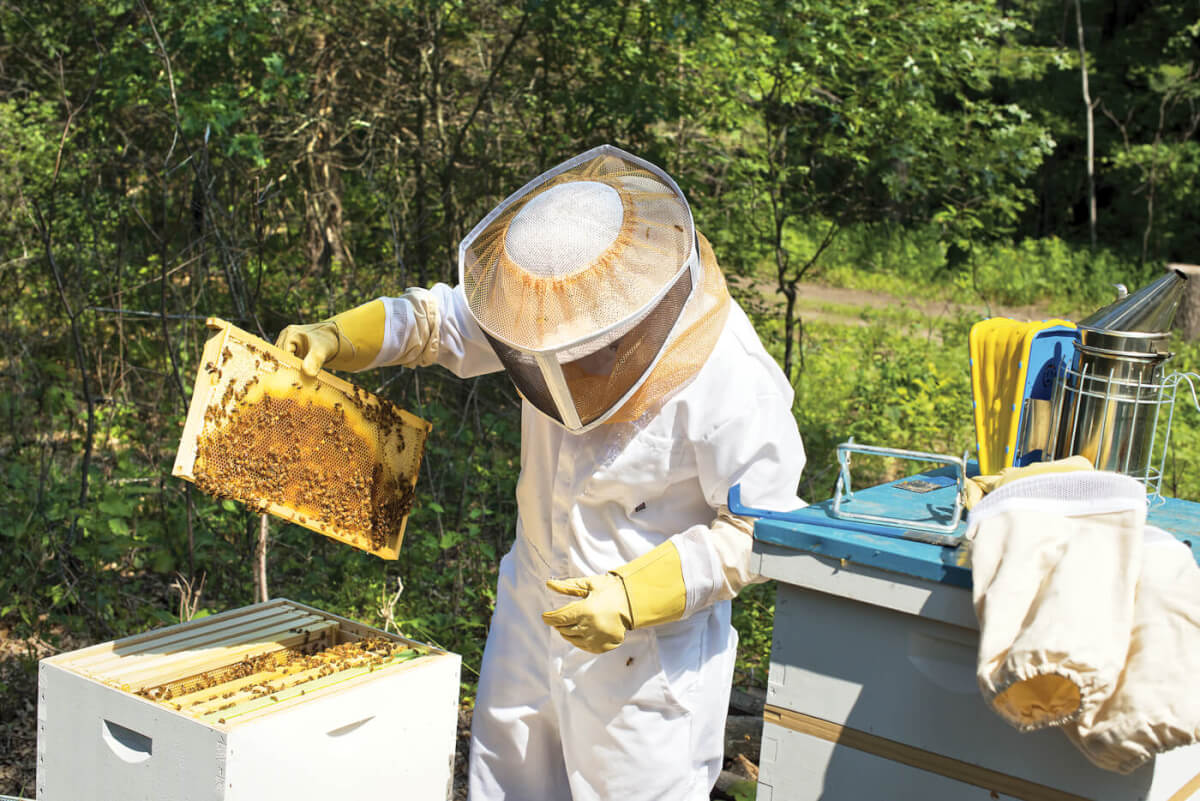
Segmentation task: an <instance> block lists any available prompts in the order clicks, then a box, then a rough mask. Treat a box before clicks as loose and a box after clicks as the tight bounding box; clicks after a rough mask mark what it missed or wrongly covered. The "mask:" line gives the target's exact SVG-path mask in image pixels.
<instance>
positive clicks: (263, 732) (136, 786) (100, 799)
mask: <svg viewBox="0 0 1200 801" xmlns="http://www.w3.org/2000/svg"><path fill="white" fill-rule="evenodd" d="M310 619H317V620H319V622H320V624H322V625H324V626H326V627H327V628H330V627H331V628H332V631H331V632H327V633H332V634H335V635H336V636H335V637H333V638H332V639H334V640H338V639H342V638H345V640H346V641H349V642H353V641H355V640H363V639H366V638H379V639H383V640H387V641H390V642H393V643H396V644H398V645H401V646H411V647H413V648H416V649H419V650H420V652H421V656H420V657H419V658H416V659H412V660H409V661H405V662H397V663H394V664H391V665H387V666H386V667H382V668H379V669H375V670H370V671H361V670H357V669H353V668H352V669H350V672H348V673H347V674H346V677H343V676H339V675H335V676H332V677H330V678H331V680H328V681H326V683H325V685H324V686H323V687H320V688H317V689H315V690H312V691H310V692H308V693H307V694H292V695H291V696H290V697H287V698H285V697H283V695H284V693H283V692H280V693H279V696H280V697H279V700H278V702H270V703H268V702H267V699H265V698H264V699H263V701H264V703H263V704H262V705H261V706H259V707H258V708H255V709H250V710H248V712H247V713H246V714H243V715H240V716H239V717H237V718H236V719H231V720H228V721H227V720H223V719H221V720H214V719H213V716H211V715H205V714H202V713H194V712H190V711H189V710H186V709H176V708H174V705H173V704H171V703H169V702H165V701H163V700H161V699H160V700H151V699H150V698H147V697H145V695H144V694H143V695H139V694H137V693H136V692H135V688H143V687H144V686H145V685H146V683H147V682H155V681H162V680H163V679H164V678H169V677H170V676H173V675H174V676H178V675H181V674H186V673H187V672H188V671H197V670H204V669H207V668H212V667H213V666H214V665H217V664H225V663H227V662H228V660H230V659H235V660H236V659H237V658H238V657H239V656H245V653H242V654H238V653H235V652H234V649H235V648H236V647H237V646H242V647H244V648H247V649H249V651H253V650H254V649H257V651H259V652H266V651H268V650H270V649H272V648H274V647H276V646H278V645H279V644H280V643H281V642H283V641H284V640H286V639H287V638H288V636H289V635H291V634H292V633H293V632H292V630H291V628H289V626H291V625H293V624H295V623H296V622H297V621H300V620H310ZM272 621H274V623H272ZM139 660H140V661H139ZM460 665H461V660H460V658H459V657H458V656H457V655H456V654H451V653H447V652H445V651H441V650H439V649H437V648H433V647H431V646H427V645H424V644H422V643H414V642H412V641H410V640H407V639H405V638H403V637H400V636H399V635H394V634H390V633H387V632H383V631H380V630H378V629H373V628H371V627H368V626H364V625H362V624H360V623H356V622H354V621H352V620H348V619H346V618H343V617H340V616H338V615H334V614H331V613H328V612H324V611H321V610H318V609H315V608H313V607H310V606H306V605H304V604H300V603H296V602H294V601H289V600H287V599H276V600H274V601H271V602H268V603H266V604H259V605H255V606H250V607H243V608H241V609H235V610H232V611H229V612H225V613H222V614H219V615H213V616H211V617H207V618H203V619H201V620H194V621H191V622H189V623H182V624H179V625H175V626H170V627H167V628H164V629H158V630H156V631H152V632H148V633H146V634H141V635H136V636H133V637H126V638H124V639H122V640H117V641H115V642H110V643H103V644H100V645H96V646H92V647H90V648H84V649H81V650H78V651H73V652H70V653H65V654H59V655H57V656H54V657H49V658H47V659H44V660H42V661H41V663H40V664H39V673H38V779H37V797H38V799H39V801H111V799H114V798H122V799H144V801H161V799H166V798H169V799H173V801H210V800H211V801H275V800H276V799H280V801H282V800H283V799H288V801H291V800H292V799H304V798H319V797H335V796H336V797H352V798H361V799H364V800H369V799H376V798H378V799H384V798H393V797H395V793H396V792H397V791H398V789H399V788H404V797H405V798H412V799H421V800H423V801H434V800H435V799H436V800H437V801H441V799H444V798H446V797H448V793H449V787H450V782H451V779H452V774H453V764H452V763H453V759H454V748H455V740H456V731H457V709H458V683H459V668H460ZM127 668H128V670H129V671H130V672H128V673H127V672H126V670H127ZM351 674H352V675H351ZM135 676H141V677H142V678H140V679H135V678H134V677H135ZM127 678H128V679H130V680H131V681H132V684H128V685H127V683H126V682H125V679H127ZM210 689H211V688H210Z"/></svg>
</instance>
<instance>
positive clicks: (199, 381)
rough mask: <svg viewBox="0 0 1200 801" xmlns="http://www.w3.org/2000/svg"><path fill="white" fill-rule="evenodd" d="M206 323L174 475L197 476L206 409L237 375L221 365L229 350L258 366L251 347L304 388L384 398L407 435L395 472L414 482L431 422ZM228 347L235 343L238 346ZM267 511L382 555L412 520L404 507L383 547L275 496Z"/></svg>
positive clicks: (391, 550)
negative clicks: (206, 336) (305, 372)
mask: <svg viewBox="0 0 1200 801" xmlns="http://www.w3.org/2000/svg"><path fill="white" fill-rule="evenodd" d="M208 327H209V328H212V329H215V333H214V335H213V336H211V337H210V338H209V339H208V341H207V342H206V343H205V345H204V352H203V354H202V355H201V358H200V365H201V366H200V368H199V369H198V370H197V371H196V382H195V387H194V390H193V393H192V400H191V404H190V406H189V407H188V416H187V420H186V421H185V422H184V426H183V433H182V434H181V436H180V442H179V450H178V452H177V453H176V457H175V464H174V467H173V468H172V475H175V476H177V477H179V478H182V479H185V480H187V481H192V482H195V481H196V476H195V474H194V469H195V464H196V457H197V450H198V446H199V442H200V437H201V435H202V434H204V433H205V432H206V417H205V415H206V412H207V410H208V409H209V408H210V407H211V406H213V405H214V403H220V402H221V400H220V399H221V398H223V395H219V394H218V393H220V392H221V391H222V388H224V387H227V386H228V385H229V384H230V382H232V381H234V379H233V377H232V376H229V377H226V376H224V375H223V368H224V367H225V365H226V363H227V357H226V356H225V354H226V353H229V354H230V357H229V358H230V359H249V358H255V365H256V368H254V369H257V367H258V358H257V357H255V356H253V355H249V356H248V355H247V353H249V354H264V356H263V359H269V360H270V361H271V362H272V363H273V364H274V365H277V366H278V367H277V370H276V371H275V372H276V373H277V374H278V373H282V371H284V370H288V371H290V373H289V377H291V378H294V380H295V382H296V385H304V386H303V387H301V391H304V392H307V391H309V386H312V387H314V388H315V390H316V391H318V392H319V391H320V390H321V389H328V390H329V391H331V392H332V393H336V394H340V395H342V396H345V398H346V399H347V403H346V408H350V406H351V404H352V403H356V402H361V403H364V404H366V405H371V404H378V405H379V406H380V407H383V406H384V405H385V404H386V408H387V409H389V410H390V411H389V414H394V415H395V416H396V417H397V418H398V419H399V421H400V423H401V425H402V426H403V429H404V431H403V435H404V438H403V439H402V440H401V441H402V443H403V444H402V445H401V447H400V448H399V449H397V450H396V452H395V457H396V459H397V460H402V461H403V464H402V466H401V467H400V469H398V470H397V473H398V476H397V477H398V478H400V479H406V480H408V481H409V486H410V487H415V485H416V480H417V473H418V471H419V469H420V464H421V458H422V455H423V453H424V450H425V439H426V437H427V436H428V434H429V431H430V430H431V428H432V426H431V425H430V424H429V423H428V422H426V421H425V420H422V419H421V418H419V417H417V416H415V415H413V414H410V413H409V412H406V411H404V410H403V409H400V408H398V407H396V406H394V405H393V404H391V403H390V402H388V401H386V400H384V399H382V398H378V397H376V396H374V395H372V394H370V393H368V392H366V391H365V390H362V389H361V388H359V387H356V386H354V385H353V384H351V383H350V382H348V381H345V380H344V379H342V378H339V377H338V376H336V375H333V374H331V373H329V372H327V371H324V370H322V371H321V372H319V373H318V374H317V376H316V378H315V379H312V378H309V377H307V376H304V375H303V373H301V372H300V366H301V364H302V360H301V359H299V358H297V357H296V356H294V355H293V354H291V353H288V352H286V351H284V350H282V349H280V348H277V347H275V346H274V345H272V344H271V343H269V342H266V341H265V340H262V339H260V338H259V337H256V336H254V335H253V334H250V333H248V332H246V331H243V330H242V329H240V328H238V327H237V326H234V325H232V324H231V323H228V322H226V321H224V320H220V319H218V318H215V317H212V318H209V319H208ZM227 349H236V352H235V351H234V350H227ZM314 381H315V382H316V383H315V384H312V383H311V382H314ZM351 399H353V400H351ZM238 500H241V501H243V502H246V503H254V501H253V500H251V499H246V498H238ZM264 511H267V512H270V513H271V514H273V515H275V516H276V517H280V518H282V519H284V520H287V521H289V522H291V523H295V524H296V525H299V526H303V527H305V528H307V529H310V530H312V531H315V532H317V533H319V534H324V535H325V536H327V537H330V538H331V539H335V540H338V541H339V542H343V543H346V544H347V545H351V546H353V547H355V548H360V549H362V550H366V551H368V552H370V553H373V554H375V555H376V556H379V557H381V558H383V559H396V558H397V556H398V555H399V551H400V544H401V542H402V541H403V538H404V530H405V528H406V527H407V524H408V513H407V511H406V512H405V513H404V516H403V519H402V520H401V522H400V525H399V527H398V530H396V531H394V532H393V533H392V534H391V535H389V536H388V537H387V539H386V541H385V542H384V544H383V545H382V546H381V547H372V545H371V543H370V542H368V541H366V540H365V537H364V536H363V535H361V534H356V533H354V532H352V531H349V530H347V529H344V528H340V527H338V526H336V525H333V524H331V523H330V522H328V521H323V520H320V519H318V518H317V517H316V516H314V515H312V514H303V513H301V512H300V511H299V510H297V509H293V508H291V507H288V506H285V505H282V504H279V503H273V502H272V503H268V504H266V505H265V507H264Z"/></svg>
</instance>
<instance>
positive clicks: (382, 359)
mask: <svg viewBox="0 0 1200 801" xmlns="http://www.w3.org/2000/svg"><path fill="white" fill-rule="evenodd" d="M381 300H382V301H383V303H384V305H385V307H386V308H387V317H386V321H385V324H384V334H383V344H382V347H381V348H380V351H379V355H378V356H377V357H376V359H375V361H374V362H373V363H372V364H371V366H372V367H379V366H382V365H387V364H401V365H404V366H406V367H427V366H429V365H431V364H440V365H442V366H443V367H445V368H446V369H448V370H450V372H452V373H454V374H455V375H457V376H459V377H461V378H470V377H471V376H476V375H482V374H484V373H494V372H496V371H498V370H502V369H504V365H502V364H501V363H500V360H499V359H498V358H496V354H495V352H494V351H493V350H492V346H491V345H490V344H488V341H487V338H486V337H485V336H484V335H483V332H482V331H481V330H480V329H479V326H478V325H477V324H476V323H475V319H474V318H473V317H472V316H471V312H470V310H469V309H468V308H467V299H466V297H465V296H464V295H463V293H462V289H461V288H460V287H454V288H451V287H450V286H449V285H447V284H441V283H439V284H434V285H433V287H432V288H431V289H422V288H420V287H413V288H411V289H409V290H408V291H406V292H405V293H404V294H403V295H401V296H400V297H398V298H381Z"/></svg>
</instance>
